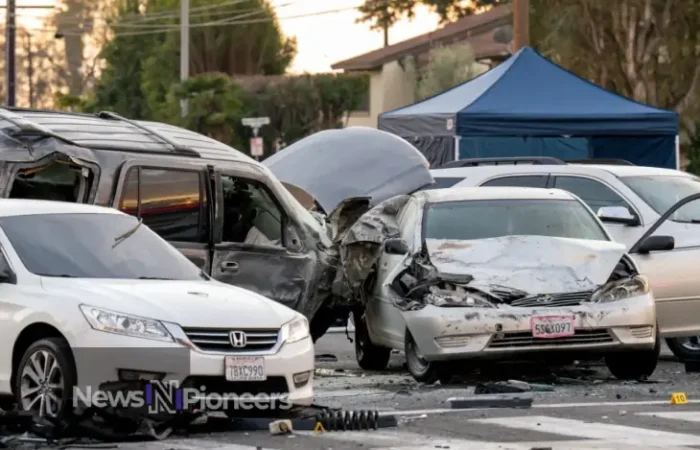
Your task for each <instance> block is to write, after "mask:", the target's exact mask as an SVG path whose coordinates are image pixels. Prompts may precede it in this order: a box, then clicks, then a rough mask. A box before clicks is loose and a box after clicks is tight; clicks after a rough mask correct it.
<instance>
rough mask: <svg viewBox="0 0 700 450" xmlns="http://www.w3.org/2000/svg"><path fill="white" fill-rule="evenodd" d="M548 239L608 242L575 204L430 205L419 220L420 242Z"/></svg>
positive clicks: (495, 202)
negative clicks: (521, 238) (420, 221)
mask: <svg viewBox="0 0 700 450" xmlns="http://www.w3.org/2000/svg"><path fill="white" fill-rule="evenodd" d="M516 235H520V236H549V237H562V238H571V239H588V240H598V241H607V240H609V239H608V237H607V235H606V234H605V232H604V231H603V229H602V227H601V226H600V225H599V223H598V221H597V220H596V219H595V217H594V216H593V215H592V214H591V213H590V212H589V211H588V210H587V209H586V208H585V207H584V206H583V205H582V204H581V203H579V202H577V201H576V200H510V199H509V200H477V201H462V202H446V203H434V204H431V205H428V206H427V207H426V209H425V212H424V217H423V239H456V240H472V239H489V238H496V237H501V236H516Z"/></svg>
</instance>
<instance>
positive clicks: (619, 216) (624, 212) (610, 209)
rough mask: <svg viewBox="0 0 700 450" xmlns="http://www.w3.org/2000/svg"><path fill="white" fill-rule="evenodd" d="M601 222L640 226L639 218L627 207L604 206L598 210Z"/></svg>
mask: <svg viewBox="0 0 700 450" xmlns="http://www.w3.org/2000/svg"><path fill="white" fill-rule="evenodd" d="M598 218H599V219H600V220H601V222H611V223H621V224H624V225H630V226H636V225H639V218H638V217H637V216H635V215H634V214H632V213H631V212H630V210H629V209H627V207H625V206H603V207H602V208H600V209H598Z"/></svg>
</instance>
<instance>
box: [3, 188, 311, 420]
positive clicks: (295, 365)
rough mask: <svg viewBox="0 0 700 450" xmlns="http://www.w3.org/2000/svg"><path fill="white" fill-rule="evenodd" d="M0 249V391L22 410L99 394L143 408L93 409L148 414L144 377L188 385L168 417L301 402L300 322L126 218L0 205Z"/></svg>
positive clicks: (303, 335) (66, 405) (38, 204)
mask: <svg viewBox="0 0 700 450" xmlns="http://www.w3.org/2000/svg"><path fill="white" fill-rule="evenodd" d="M0 249H1V254H0V341H2V342H3V345H2V346H0V395H3V396H13V397H14V398H15V399H16V402H17V403H18V405H19V406H20V407H21V408H22V409H24V410H30V411H34V412H36V413H38V414H40V415H44V416H59V415H62V414H64V413H66V412H69V410H70V409H72V408H73V407H76V406H89V405H81V404H78V403H77V400H80V401H82V402H93V401H94V400H95V399H101V401H102V402H103V403H105V398H113V397H109V396H108V395H107V393H109V392H110V389H120V390H122V391H123V390H125V389H126V390H129V391H133V392H131V393H132V394H134V395H133V396H132V397H129V396H128V395H127V396H126V397H121V400H120V401H121V402H122V403H124V401H125V398H126V400H129V399H131V400H133V401H134V403H138V401H139V400H140V401H141V403H140V404H135V405H124V404H119V405H112V404H108V405H105V406H115V407H119V406H125V407H129V406H143V404H144V403H146V404H148V405H150V406H153V404H154V403H157V402H155V401H154V400H153V398H151V397H153V392H151V391H150V390H148V389H146V390H145V391H144V390H143V389H144V387H143V385H144V383H154V382H163V383H166V382H175V383H176V384H177V385H178V386H179V387H181V388H183V389H184V388H187V389H188V390H189V391H188V397H187V399H186V401H185V403H184V404H183V399H182V394H181V393H180V394H178V396H179V397H178V398H177V399H171V400H174V403H176V404H175V405H171V407H174V408H175V409H176V410H180V411H182V410H186V409H189V408H187V407H188V406H189V407H190V408H193V409H203V408H202V406H204V407H205V408H222V409H225V412H227V413H229V414H235V413H236V412H235V411H232V409H231V408H232V407H234V406H235V405H234V404H232V403H222V402H221V401H220V399H222V398H225V396H229V398H235V396H239V397H240V396H244V395H245V396H247V397H246V398H251V397H253V396H255V397H254V398H256V399H257V400H259V401H260V402H262V404H264V402H265V400H266V399H267V400H269V399H274V398H276V399H278V400H277V401H278V402H279V403H278V406H277V407H282V406H283V405H282V403H283V402H284V403H285V405H287V406H292V405H308V404H310V403H311V401H312V398H313V388H312V385H313V369H314V350H313V343H312V341H311V338H310V337H309V327H308V323H307V320H306V318H305V317H303V316H302V315H301V314H299V313H297V312H295V311H293V310H291V309H289V308H287V307H285V306H283V305H281V304H279V303H277V302H274V301H271V300H269V299H267V298H265V297H262V296H260V295H257V294H255V293H253V292H250V291H247V290H244V289H240V288H236V287H233V286H230V285H226V284H222V283H219V282H217V281H214V280H213V279H211V278H209V277H208V276H206V275H204V274H203V273H202V271H201V270H200V269H199V268H198V267H196V266H195V265H194V264H193V263H191V262H190V261H189V260H188V259H187V258H186V257H185V256H183V255H182V253H180V252H179V251H178V250H176V249H175V248H174V247H172V246H171V245H170V244H168V243H167V242H166V241H164V240H163V239H161V238H160V237H159V236H158V235H157V234H155V233H154V232H152V231H151V230H150V229H149V228H148V227H147V226H145V225H141V223H140V222H139V221H138V220H137V219H136V218H134V217H132V216H129V215H126V214H123V213H121V212H118V211H117V210H114V209H110V208H102V207H98V206H89V205H80V204H69V203H60V202H50V201H35V200H9V199H5V200H0ZM161 387H162V385H161ZM95 392H101V393H102V394H101V396H99V397H98V396H95ZM144 392H146V394H145V399H144V398H143V397H138V395H136V394H143V393H144ZM190 394H191V395H190ZM114 398H117V399H118V400H119V397H114ZM161 400H162V399H161ZM273 401H274V400H273ZM212 405H213V406H212ZM94 406H100V405H94ZM267 407H275V405H270V404H269V402H268V404H267ZM156 412H164V411H163V410H162V409H161V410H160V411H156Z"/></svg>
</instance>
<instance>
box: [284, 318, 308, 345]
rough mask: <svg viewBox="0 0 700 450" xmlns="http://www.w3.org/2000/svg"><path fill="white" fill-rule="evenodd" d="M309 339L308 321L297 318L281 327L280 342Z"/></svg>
mask: <svg viewBox="0 0 700 450" xmlns="http://www.w3.org/2000/svg"><path fill="white" fill-rule="evenodd" d="M307 337H309V321H308V320H306V317H304V316H299V317H297V318H295V319H292V320H290V321H289V322H287V323H285V324H284V325H282V342H297V341H301V340H302V339H306V338H307Z"/></svg>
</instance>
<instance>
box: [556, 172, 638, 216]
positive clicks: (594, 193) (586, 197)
mask: <svg viewBox="0 0 700 450" xmlns="http://www.w3.org/2000/svg"><path fill="white" fill-rule="evenodd" d="M554 187H555V188H557V189H563V190H565V191H569V192H571V193H572V194H574V195H577V196H578V197H579V198H580V199H581V200H583V201H584V202H586V203H587V204H588V206H589V207H590V208H591V209H592V210H593V212H598V209H600V208H602V207H604V206H624V207H625V208H627V209H628V210H629V211H630V213H633V210H632V209H631V208H630V207H629V205H628V204H627V202H626V201H625V200H624V199H623V198H622V197H620V196H619V195H617V194H616V193H615V191H613V190H612V189H610V188H609V187H607V186H606V185H604V184H603V183H600V182H598V181H595V180H591V179H589V178H581V177H557V178H556V181H555V182H554Z"/></svg>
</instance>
